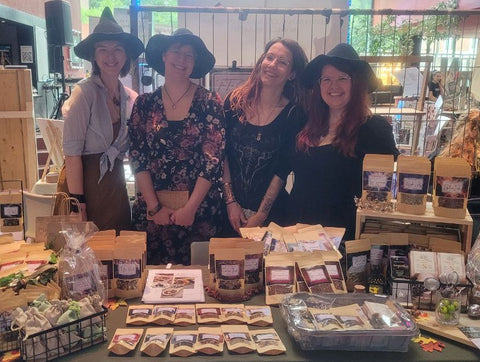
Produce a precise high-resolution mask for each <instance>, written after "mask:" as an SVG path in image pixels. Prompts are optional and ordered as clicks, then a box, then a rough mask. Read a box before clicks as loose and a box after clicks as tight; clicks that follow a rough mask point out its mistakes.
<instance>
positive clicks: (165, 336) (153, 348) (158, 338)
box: [140, 327, 173, 357]
mask: <svg viewBox="0 0 480 362" xmlns="http://www.w3.org/2000/svg"><path fill="white" fill-rule="evenodd" d="M172 334H173V328H168V327H164V328H147V330H146V331H145V338H144V339H143V343H142V346H141V347H140V351H142V352H143V353H145V354H147V355H149V356H150V357H156V356H158V355H159V354H160V353H162V352H163V351H164V350H165V349H166V348H167V344H168V341H170V338H171V337H172Z"/></svg>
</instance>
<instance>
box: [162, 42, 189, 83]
mask: <svg viewBox="0 0 480 362" xmlns="http://www.w3.org/2000/svg"><path fill="white" fill-rule="evenodd" d="M163 61H164V63H165V76H166V77H167V76H169V75H171V76H175V77H182V78H184V77H186V78H190V75H191V74H192V71H193V67H194V66H195V51H194V49H193V47H192V46H191V45H189V44H184V45H182V44H179V43H175V44H172V45H171V46H170V47H169V48H168V49H167V51H166V52H165V53H164V54H163Z"/></svg>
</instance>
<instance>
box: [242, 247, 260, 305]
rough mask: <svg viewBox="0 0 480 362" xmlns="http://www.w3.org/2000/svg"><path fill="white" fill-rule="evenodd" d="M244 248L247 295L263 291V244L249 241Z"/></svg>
mask: <svg viewBox="0 0 480 362" xmlns="http://www.w3.org/2000/svg"><path fill="white" fill-rule="evenodd" d="M243 245H244V247H245V248H244V250H245V294H246V295H247V297H249V296H252V295H256V294H259V293H261V292H262V291H263V244H262V242H261V241H251V242H250V243H248V244H245V243H244V244H243Z"/></svg>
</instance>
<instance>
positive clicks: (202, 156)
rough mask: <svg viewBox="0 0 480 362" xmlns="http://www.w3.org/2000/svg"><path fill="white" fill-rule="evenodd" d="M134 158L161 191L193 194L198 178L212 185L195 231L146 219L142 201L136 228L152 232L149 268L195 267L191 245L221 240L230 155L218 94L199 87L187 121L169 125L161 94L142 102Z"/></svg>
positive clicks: (133, 135) (133, 125)
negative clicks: (224, 174)
mask: <svg viewBox="0 0 480 362" xmlns="http://www.w3.org/2000/svg"><path fill="white" fill-rule="evenodd" d="M129 140H130V151H129V158H130V164H131V167H132V172H133V173H134V174H136V173H138V172H141V171H149V172H150V174H151V177H152V182H153V187H154V189H155V191H160V190H171V191H189V193H190V194H191V193H192V191H193V189H194V187H195V183H196V181H197V178H198V177H203V178H205V179H206V180H208V181H210V182H211V183H212V187H211V188H210V190H209V192H208V193H207V195H206V196H205V199H204V200H203V202H202V203H201V204H200V206H199V208H198V210H197V213H196V215H195V221H194V223H193V225H192V226H189V227H183V226H178V225H156V224H155V223H154V222H153V221H149V220H147V219H146V203H145V201H144V199H143V197H142V195H140V194H139V195H137V198H136V200H135V202H134V205H133V208H132V219H133V227H134V229H135V230H139V231H146V232H147V263H148V264H151V265H157V264H166V263H169V262H171V263H177V264H184V265H188V264H190V244H191V242H193V241H206V240H209V239H210V238H211V237H213V236H215V235H218V233H219V232H220V230H219V229H220V225H221V220H222V215H221V213H222V208H221V196H220V178H221V176H222V172H223V160H224V152H225V121H224V117H223V112H222V105H221V102H220V100H219V98H218V96H217V95H216V94H215V93H212V92H209V91H207V90H206V89H205V88H202V87H197V89H196V91H195V95H194V97H193V100H192V104H191V107H190V109H189V111H188V114H187V116H186V117H185V118H184V119H183V120H167V118H166V115H165V108H164V104H163V100H162V92H161V89H160V88H159V89H157V90H156V91H155V92H153V93H149V94H143V95H141V96H139V97H138V98H137V100H136V102H135V105H134V107H133V111H132V117H131V119H130V121H129Z"/></svg>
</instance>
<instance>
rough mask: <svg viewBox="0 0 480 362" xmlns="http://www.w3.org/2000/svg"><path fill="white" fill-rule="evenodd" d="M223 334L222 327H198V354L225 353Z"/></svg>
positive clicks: (196, 346)
mask: <svg viewBox="0 0 480 362" xmlns="http://www.w3.org/2000/svg"><path fill="white" fill-rule="evenodd" d="M223 340H224V338H223V332H222V328H221V327H198V336H197V342H196V343H195V349H196V350H197V352H200V353H203V354H208V355H213V354H218V353H222V352H223Z"/></svg>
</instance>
